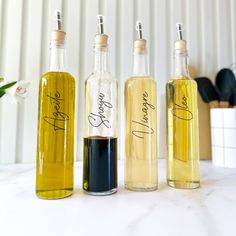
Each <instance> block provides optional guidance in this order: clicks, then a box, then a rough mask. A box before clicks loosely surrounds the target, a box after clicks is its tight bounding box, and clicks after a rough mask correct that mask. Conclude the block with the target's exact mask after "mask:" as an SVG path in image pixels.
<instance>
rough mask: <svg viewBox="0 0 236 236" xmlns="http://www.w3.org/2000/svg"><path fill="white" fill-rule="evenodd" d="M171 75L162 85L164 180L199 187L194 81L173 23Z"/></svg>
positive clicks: (179, 28)
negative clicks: (174, 40) (165, 157)
mask: <svg viewBox="0 0 236 236" xmlns="http://www.w3.org/2000/svg"><path fill="white" fill-rule="evenodd" d="M177 30H178V40H177V41H176V42H175V45H174V58H175V75H174V77H173V79H172V80H169V81H168V83H167V84H166V111H167V114H166V116H167V183H168V185H169V186H171V187H175V188H183V189H194V188H198V187H199V186H200V176H199V136H198V106H197V84H196V82H195V81H194V80H193V79H191V78H190V76H189V73H188V55H187V46H186V41H185V40H183V39H182V25H181V24H177Z"/></svg>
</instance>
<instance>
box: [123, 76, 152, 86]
mask: <svg viewBox="0 0 236 236" xmlns="http://www.w3.org/2000/svg"><path fill="white" fill-rule="evenodd" d="M136 83H142V84H145V83H148V84H153V85H156V81H155V80H154V79H153V78H152V77H151V76H131V77H129V78H128V79H127V80H126V81H125V84H126V85H127V84H136Z"/></svg>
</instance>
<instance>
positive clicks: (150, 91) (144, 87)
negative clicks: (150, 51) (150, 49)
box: [125, 21, 157, 191]
mask: <svg viewBox="0 0 236 236" xmlns="http://www.w3.org/2000/svg"><path fill="white" fill-rule="evenodd" d="M136 27H137V31H138V39H137V40H136V41H135V42H134V64H133V76H132V77H130V78H129V79H127V80H126V82H125V122H126V130H125V131H126V134H125V154H126V156H125V187H126V188H127V189H130V190H135V191H152V190H156V189H157V110H156V104H157V97H156V81H155V80H154V79H153V78H152V77H150V75H149V65H148V60H147V52H146V40H145V39H143V38H142V25H141V22H139V21H138V22H136Z"/></svg>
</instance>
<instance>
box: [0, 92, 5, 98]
mask: <svg viewBox="0 0 236 236" xmlns="http://www.w3.org/2000/svg"><path fill="white" fill-rule="evenodd" d="M3 95H5V91H2V90H0V98H1V97H2V96H3Z"/></svg>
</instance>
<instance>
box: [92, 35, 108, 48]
mask: <svg viewBox="0 0 236 236" xmlns="http://www.w3.org/2000/svg"><path fill="white" fill-rule="evenodd" d="M107 41H108V36H107V35H106V34H97V35H96V36H95V47H96V48H101V47H106V46H107Z"/></svg>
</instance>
